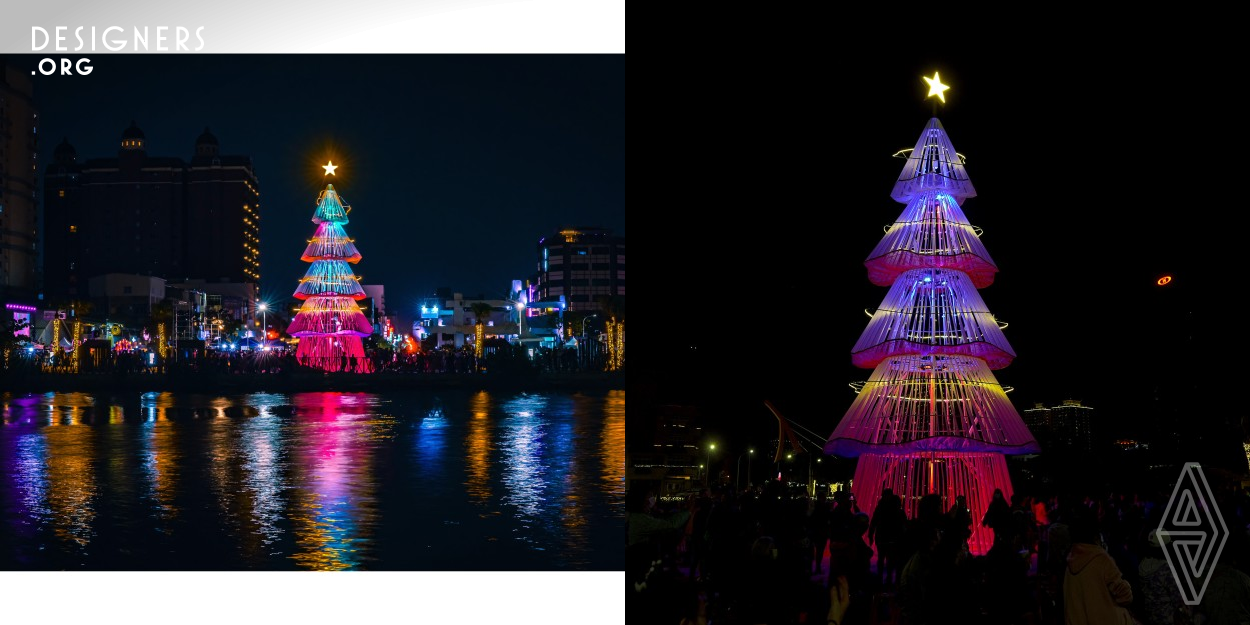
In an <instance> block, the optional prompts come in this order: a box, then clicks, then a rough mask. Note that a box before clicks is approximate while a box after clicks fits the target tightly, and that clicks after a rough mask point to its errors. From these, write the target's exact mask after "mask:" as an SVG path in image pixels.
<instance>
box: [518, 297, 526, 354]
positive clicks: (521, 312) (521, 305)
mask: <svg viewBox="0 0 1250 625" xmlns="http://www.w3.org/2000/svg"><path fill="white" fill-rule="evenodd" d="M516 328H517V330H516V341H517V343H520V342H521V337H522V336H525V298H524V297H522V298H521V299H520V300H519V301H517V302H516Z"/></svg>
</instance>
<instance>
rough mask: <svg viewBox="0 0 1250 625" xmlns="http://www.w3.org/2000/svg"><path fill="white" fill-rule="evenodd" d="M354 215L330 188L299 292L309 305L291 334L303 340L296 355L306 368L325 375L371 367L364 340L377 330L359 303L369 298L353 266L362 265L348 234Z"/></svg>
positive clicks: (320, 203) (322, 199) (320, 202)
mask: <svg viewBox="0 0 1250 625" xmlns="http://www.w3.org/2000/svg"><path fill="white" fill-rule="evenodd" d="M350 211H351V207H350V206H347V205H345V204H343V202H342V200H341V199H340V198H339V195H338V192H337V191H335V190H334V185H326V188H325V190H324V191H322V192H321V195H320V196H319V197H318V198H317V210H316V212H314V213H313V218H312V220H313V223H316V224H317V231H316V233H315V234H314V235H313V238H312V239H311V240H310V241H309V242H308V248H307V249H305V250H304V255H303V256H302V257H301V259H302V260H303V261H305V262H308V263H311V265H309V267H308V271H307V272H306V273H305V274H304V277H303V278H301V279H300V284H299V287H298V288H296V289H295V297H296V298H297V299H301V300H304V303H303V305H302V306H300V310H299V312H298V313H296V315H295V318H294V319H292V320H291V325H290V327H288V328H287V333H288V334H290V335H291V336H295V337H298V338H299V347H298V348H297V349H296V351H295V356H296V358H297V359H298V360H299V362H300V363H301V364H304V365H307V366H310V367H316V368H318V369H323V370H326V371H355V372H366V371H369V370H370V368H371V366H370V363H369V361H368V359H366V358H365V352H364V344H363V342H362V341H361V338H362V337H365V336H369V335H370V334H372V333H373V325H372V324H370V323H369V319H368V318H367V317H365V314H364V313H363V312H361V310H360V306H358V305H357V304H356V300H358V299H363V298H364V297H366V295H365V291H364V289H363V288H362V287H361V286H360V277H359V276H357V275H356V273H355V272H354V271H352V268H351V266H350V264H349V263H355V262H357V261H359V260H360V252H358V251H357V250H356V246H355V245H354V244H353V243H352V240H351V239H349V238H348V237H347V232H346V231H345V230H344V229H343V224H345V223H347V221H348V220H347V214H348V212H350Z"/></svg>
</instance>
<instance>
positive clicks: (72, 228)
mask: <svg viewBox="0 0 1250 625" xmlns="http://www.w3.org/2000/svg"><path fill="white" fill-rule="evenodd" d="M69 231H70V232H78V226H70V227H69Z"/></svg>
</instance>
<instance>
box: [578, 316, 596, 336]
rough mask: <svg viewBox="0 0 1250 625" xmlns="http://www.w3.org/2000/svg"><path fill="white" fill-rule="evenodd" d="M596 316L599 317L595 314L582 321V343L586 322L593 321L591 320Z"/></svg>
mask: <svg viewBox="0 0 1250 625" xmlns="http://www.w3.org/2000/svg"><path fill="white" fill-rule="evenodd" d="M598 316H599V315H598V313H596V314H593V315H591V316H589V317H586V318H585V319H582V340H583V341H585V340H586V322H587V321H590V320H591V319H593V318H595V317H598Z"/></svg>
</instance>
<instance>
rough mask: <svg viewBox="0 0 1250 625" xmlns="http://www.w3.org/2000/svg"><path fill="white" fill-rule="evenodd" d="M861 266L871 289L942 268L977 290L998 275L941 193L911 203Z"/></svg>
mask: <svg viewBox="0 0 1250 625" xmlns="http://www.w3.org/2000/svg"><path fill="white" fill-rule="evenodd" d="M864 265H865V266H867V267H868V279H869V280H870V281H871V282H872V283H873V284H875V285H877V286H890V285H891V284H894V281H895V280H896V279H897V278H898V276H899V274H901V273H903V272H905V271H908V270H911V269H922V268H930V267H942V268H948V269H958V270H960V271H962V272H964V273H966V274H968V277H969V278H972V285H973V286H975V287H976V288H978V289H983V288H985V287H987V286H989V285H990V284H991V283H993V282H994V273H995V272H997V271H998V267H996V266H994V261H993V259H991V258H990V254H989V252H987V251H986V250H985V245H983V244H982V243H981V239H980V238H978V237H977V233H976V230H974V229H973V227H972V225H971V224H969V223H968V218H967V217H964V213H963V210H962V209H960V207H959V203H958V202H956V201H955V198H953V197H951V196H949V195H946V194H944V193H925V194H921V195H918V196H916V197H915V198H913V199H912V200H911V202H909V203H908V204H907V208H905V209H903V214H902V215H900V216H899V218H898V220H897V221H895V222H894V224H893V225H891V226H890V229H889V230H888V231H887V232H886V234H885V236H884V237H882V239H881V242H880V243H878V244H877V247H876V248H874V249H873V250H872V253H871V254H869V255H868V260H866V261H864Z"/></svg>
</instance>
